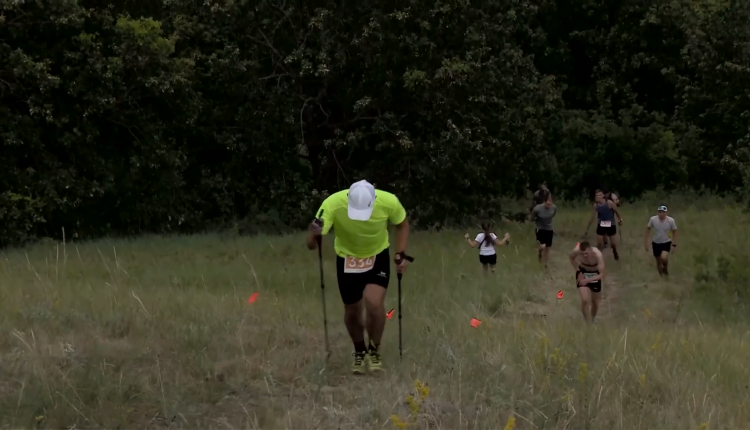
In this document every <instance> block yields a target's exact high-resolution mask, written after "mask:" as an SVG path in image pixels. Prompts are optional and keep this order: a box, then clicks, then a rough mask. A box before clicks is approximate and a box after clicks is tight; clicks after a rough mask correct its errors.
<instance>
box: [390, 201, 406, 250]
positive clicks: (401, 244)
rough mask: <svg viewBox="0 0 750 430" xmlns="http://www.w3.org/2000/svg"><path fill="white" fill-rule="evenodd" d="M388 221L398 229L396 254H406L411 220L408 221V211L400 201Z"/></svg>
mask: <svg viewBox="0 0 750 430" xmlns="http://www.w3.org/2000/svg"><path fill="white" fill-rule="evenodd" d="M388 221H390V222H391V224H393V225H394V226H395V228H396V254H398V253H401V252H403V253H406V245H407V243H408V242H409V220H407V219H406V209H404V206H403V205H402V204H401V202H400V201H399V202H397V205H396V207H395V208H393V211H392V212H391V214H390V216H389V217H388Z"/></svg>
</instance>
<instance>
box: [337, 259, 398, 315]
mask: <svg viewBox="0 0 750 430" xmlns="http://www.w3.org/2000/svg"><path fill="white" fill-rule="evenodd" d="M359 263H360V264H361V262H359ZM353 265H354V266H357V265H358V262H354V264H353ZM345 266H346V259H345V258H344V257H340V256H336V277H337V278H338V283H339V293H340V294H341V300H342V301H343V302H344V304H345V305H353V304H355V303H357V302H359V301H360V300H362V296H363V294H364V292H365V286H366V285H368V284H375V285H380V286H381V287H383V288H386V289H387V288H388V282H389V281H390V279H391V254H390V252H389V250H388V248H386V249H384V250H383V251H382V252H381V253H380V254H378V255H376V256H375V261H374V262H373V263H372V268H371V269H369V270H367V271H366V272H361V273H348V272H347V271H346V270H345V269H346V267H345ZM354 270H357V268H356V267H355V268H354Z"/></svg>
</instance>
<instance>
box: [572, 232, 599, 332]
mask: <svg viewBox="0 0 750 430" xmlns="http://www.w3.org/2000/svg"><path fill="white" fill-rule="evenodd" d="M569 258H570V264H571V265H572V266H573V268H574V269H575V271H576V287H577V288H578V294H579V295H580V297H581V312H582V313H583V318H584V319H585V320H586V322H594V318H596V313H597V311H598V310H599V303H600V301H601V291H602V279H604V273H605V270H604V257H602V253H601V251H599V250H598V249H597V248H594V247H592V246H591V245H590V244H589V243H588V242H581V243H580V244H579V245H578V246H576V248H575V249H573V252H571V253H570V257H569Z"/></svg>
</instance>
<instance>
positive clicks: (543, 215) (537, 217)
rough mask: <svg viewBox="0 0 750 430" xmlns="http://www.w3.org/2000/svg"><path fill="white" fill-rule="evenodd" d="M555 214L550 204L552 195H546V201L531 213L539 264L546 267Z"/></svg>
mask: <svg viewBox="0 0 750 430" xmlns="http://www.w3.org/2000/svg"><path fill="white" fill-rule="evenodd" d="M556 214H557V206H555V205H554V204H553V203H552V195H551V194H547V200H546V201H545V202H544V203H542V204H540V205H536V206H534V209H532V211H531V219H532V220H533V221H534V224H535V225H536V242H537V243H538V244H539V250H538V251H539V252H538V257H539V262H541V263H542V264H544V267H545V268H546V267H547V260H549V249H550V247H551V246H552V236H553V235H554V233H553V231H552V218H554V217H555V215H556Z"/></svg>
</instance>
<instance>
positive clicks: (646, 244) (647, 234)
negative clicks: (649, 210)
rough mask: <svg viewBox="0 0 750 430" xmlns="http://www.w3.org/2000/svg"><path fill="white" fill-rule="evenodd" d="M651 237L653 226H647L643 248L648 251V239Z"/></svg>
mask: <svg viewBox="0 0 750 430" xmlns="http://www.w3.org/2000/svg"><path fill="white" fill-rule="evenodd" d="M649 237H651V224H650V223H649V225H647V226H646V234H645V235H644V236H643V246H645V247H646V249H648V238H649Z"/></svg>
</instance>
